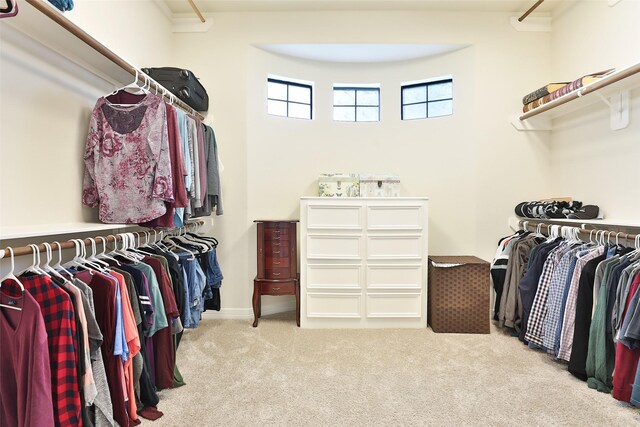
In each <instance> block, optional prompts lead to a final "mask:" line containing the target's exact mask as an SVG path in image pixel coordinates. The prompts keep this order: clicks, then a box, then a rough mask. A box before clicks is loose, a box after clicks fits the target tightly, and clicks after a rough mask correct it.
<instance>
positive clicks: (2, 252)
mask: <svg viewBox="0 0 640 427" xmlns="http://www.w3.org/2000/svg"><path fill="white" fill-rule="evenodd" d="M204 223H205V222H204V221H202V220H197V221H192V222H188V223H186V224H185V226H184V227H177V228H171V229H169V230H161V231H160V233H176V232H181V231H183V230H184V231H186V230H188V229H192V228H196V227H199V226H202V225H204ZM151 232H152V231H150V230H145V231H133V232H127V233H118V234H110V235H108V236H96V237H92V238H91V239H93V241H94V242H95V240H96V239H100V240H102V239H104V240H105V241H106V242H115V241H117V240H122V234H134V235H135V236H136V237H138V238H140V237H145V238H146V237H147V236H149V235H150V234H149V233H151ZM91 239H83V241H84V245H85V246H89V245H91V244H92V242H91ZM49 245H51V246H53V245H54V244H53V243H49ZM37 246H38V250H39V251H40V252H45V251H46V250H47V248H46V246H45V245H44V243H40V244H39V245H37ZM60 246H61V249H72V248H75V247H76V244H75V243H74V242H72V241H71V240H67V241H66V242H62V243H60ZM57 247H58V245H55V248H56V249H57ZM11 249H12V251H13V256H21V255H31V254H33V249H32V248H31V247H30V246H20V247H15V248H14V247H12V248H11ZM8 255H10V252H9V251H8V250H7V248H4V249H0V259H3V258H5V257H7V256H8Z"/></svg>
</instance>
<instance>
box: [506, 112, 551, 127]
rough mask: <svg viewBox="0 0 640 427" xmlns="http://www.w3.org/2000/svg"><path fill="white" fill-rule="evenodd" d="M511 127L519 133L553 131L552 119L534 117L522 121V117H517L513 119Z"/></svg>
mask: <svg viewBox="0 0 640 427" xmlns="http://www.w3.org/2000/svg"><path fill="white" fill-rule="evenodd" d="M511 125H512V126H513V127H514V128H516V129H517V130H519V131H541V130H551V118H549V117H540V116H534V117H530V118H528V119H527V120H520V116H519V115H516V116H513V117H512V118H511Z"/></svg>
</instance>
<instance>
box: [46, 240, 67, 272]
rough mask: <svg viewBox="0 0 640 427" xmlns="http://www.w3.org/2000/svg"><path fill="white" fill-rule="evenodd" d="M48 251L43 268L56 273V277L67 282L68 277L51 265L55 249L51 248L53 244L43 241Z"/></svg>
mask: <svg viewBox="0 0 640 427" xmlns="http://www.w3.org/2000/svg"><path fill="white" fill-rule="evenodd" d="M43 245H44V247H45V250H46V253H47V261H46V262H45V263H44V265H43V266H42V270H44V271H45V272H47V273H51V274H52V275H54V276H55V277H57V278H58V279H61V280H64V281H65V282H67V281H68V280H67V278H66V277H64V276H63V275H62V274H60V273H58V272H57V271H56V270H55V269H54V268H53V267H51V266H50V265H49V263H50V262H51V260H52V259H53V251H52V249H51V245H50V244H49V243H46V242H45V243H43Z"/></svg>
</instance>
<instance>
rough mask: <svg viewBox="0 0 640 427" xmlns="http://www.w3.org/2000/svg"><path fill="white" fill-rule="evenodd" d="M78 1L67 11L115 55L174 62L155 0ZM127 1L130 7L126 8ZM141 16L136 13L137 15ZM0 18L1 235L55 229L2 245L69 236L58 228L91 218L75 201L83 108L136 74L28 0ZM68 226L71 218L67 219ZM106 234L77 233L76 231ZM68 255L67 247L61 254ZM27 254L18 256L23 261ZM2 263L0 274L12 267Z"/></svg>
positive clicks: (86, 111)
mask: <svg viewBox="0 0 640 427" xmlns="http://www.w3.org/2000/svg"><path fill="white" fill-rule="evenodd" d="M118 3H119V5H118V6H117V7H114V2H112V1H107V0H104V1H89V2H84V1H83V2H76V9H75V10H74V11H73V12H70V13H67V14H65V16H67V17H69V18H71V19H72V20H73V21H74V22H75V23H76V24H77V25H78V26H80V27H81V28H83V29H84V30H85V31H87V32H88V33H89V34H91V35H93V36H94V37H95V38H96V39H98V40H99V41H100V42H102V43H103V44H105V45H106V46H107V47H109V48H110V49H111V50H113V51H114V52H115V53H116V54H119V55H120V56H122V57H124V58H125V59H126V60H128V61H129V62H131V63H132V64H133V65H135V66H138V67H143V66H148V65H165V64H167V63H168V62H169V61H170V57H171V46H172V40H173V39H172V33H171V29H170V23H169V21H168V20H167V19H166V18H165V16H164V15H162V13H161V12H160V10H159V9H158V7H157V6H156V5H155V4H154V3H153V2H151V1H136V2H126V4H124V2H118ZM123 8H125V9H126V10H128V11H130V13H122V10H123ZM141 17H142V19H141ZM2 21H3V22H2V23H1V24H0V195H1V198H0V239H1V238H2V237H3V236H5V237H6V236H14V235H17V234H16V233H33V232H34V231H35V230H37V229H40V230H49V231H48V232H53V230H57V231H56V232H55V233H56V235H53V236H46V237H44V236H43V237H31V238H25V239H10V240H6V239H5V240H2V241H0V243H1V245H0V246H1V247H5V246H13V247H16V246H23V245H26V244H28V243H40V242H42V241H52V240H58V241H65V240H67V239H68V238H70V237H71V236H69V235H58V233H62V230H65V229H68V228H69V227H75V226H76V225H77V224H81V225H82V224H83V223H86V222H97V210H96V209H85V208H82V206H81V195H82V176H83V166H84V165H83V161H82V156H83V152H84V147H85V140H86V135H87V128H88V125H89V116H90V114H91V111H92V109H93V106H94V105H95V102H96V100H97V99H98V98H99V97H100V96H103V95H105V94H107V93H109V92H111V91H112V90H114V88H116V87H118V86H122V85H123V84H127V83H130V82H131V81H132V80H133V78H132V77H131V76H129V75H128V74H127V73H124V72H122V71H121V70H119V69H118V67H114V66H113V65H110V63H109V61H106V60H104V58H100V57H99V55H93V54H92V53H91V51H90V49H88V48H87V47H86V46H84V45H83V44H82V43H81V42H79V41H77V40H73V39H72V38H68V37H65V35H66V34H67V33H66V32H65V31H64V30H62V29H61V28H60V27H58V26H57V25H56V24H55V23H53V21H51V20H49V19H48V18H46V17H44V16H43V15H41V14H40V13H39V12H37V11H36V10H35V9H34V8H33V7H32V6H31V5H29V4H27V3H26V2H22V3H21V4H20V12H19V14H18V16H17V17H16V18H12V19H10V20H9V19H6V20H2ZM72 224H73V225H72ZM96 234H103V235H104V234H108V233H107V231H103V232H91V233H74V234H73V236H72V237H89V236H95V235H96ZM65 256H66V258H65V259H69V258H70V257H71V256H73V254H71V252H70V251H66V252H65ZM30 261H31V258H30V257H28V256H26V257H20V258H19V259H18V260H17V262H16V268H18V269H23V268H25V267H26V266H27V265H28V264H29V263H30ZM8 268H9V263H8V260H7V259H3V260H2V261H1V262H0V275H4V274H5V272H7V271H8Z"/></svg>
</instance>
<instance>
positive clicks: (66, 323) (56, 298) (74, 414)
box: [3, 276, 82, 427]
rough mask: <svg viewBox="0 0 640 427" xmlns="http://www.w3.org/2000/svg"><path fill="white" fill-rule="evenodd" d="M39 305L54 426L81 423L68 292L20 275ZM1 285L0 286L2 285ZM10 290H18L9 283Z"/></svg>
mask: <svg viewBox="0 0 640 427" xmlns="http://www.w3.org/2000/svg"><path fill="white" fill-rule="evenodd" d="M20 282H21V283H22V285H23V286H24V289H25V290H27V291H29V293H30V294H31V295H32V296H33V298H34V299H35V300H36V301H37V302H38V304H39V305H40V311H41V312H42V317H43V318H44V325H45V328H46V330H47V341H48V344H49V364H50V366H51V395H52V396H51V398H52V401H53V418H54V420H55V423H56V426H58V427H67V426H82V416H81V412H80V411H81V406H80V392H79V387H78V370H77V369H78V352H77V351H76V349H77V348H78V343H77V334H76V321H75V313H74V311H73V305H72V304H71V299H70V298H69V295H68V294H67V293H66V292H65V291H63V290H62V289H60V288H59V287H58V286H57V285H56V284H54V283H53V282H52V281H51V279H49V278H48V277H46V276H25V277H20ZM3 286H4V285H3ZM10 286H11V288H10V289H11V291H10V292H11V293H15V292H18V293H19V292H20V290H19V289H18V288H17V287H16V285H14V284H11V285H10Z"/></svg>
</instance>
